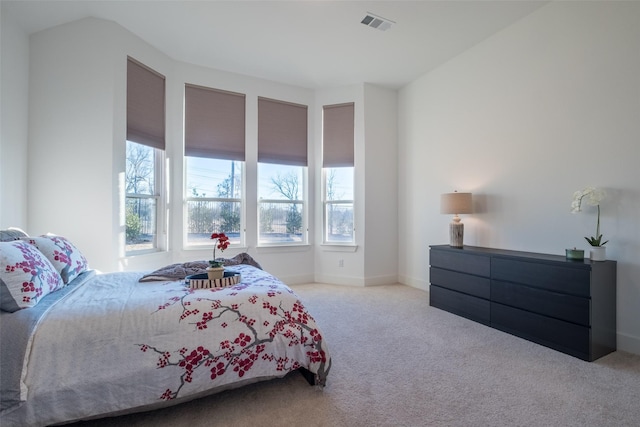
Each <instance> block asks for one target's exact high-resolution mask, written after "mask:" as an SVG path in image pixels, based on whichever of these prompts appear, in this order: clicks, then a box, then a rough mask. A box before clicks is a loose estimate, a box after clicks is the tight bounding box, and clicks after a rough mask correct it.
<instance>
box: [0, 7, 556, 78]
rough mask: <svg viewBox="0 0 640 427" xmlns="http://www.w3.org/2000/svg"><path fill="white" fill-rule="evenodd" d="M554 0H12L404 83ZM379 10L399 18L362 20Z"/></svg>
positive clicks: (36, 13)
mask: <svg viewBox="0 0 640 427" xmlns="http://www.w3.org/2000/svg"><path fill="white" fill-rule="evenodd" d="M546 3H548V1H525V0H513V1H489V0H472V1H458V0H444V1H319V0H317V1H211V0H209V1H203V0H201V1H166V0H165V1H156V0H143V1H96V0H75V1H56V0H47V1H25V0H18V1H7V0H2V15H3V16H2V18H3V20H5V19H8V20H11V21H12V22H14V23H16V24H17V25H19V26H20V27H21V28H23V29H24V31H25V32H27V33H28V34H31V33H34V32H37V31H41V30H43V29H46V28H50V27H52V26H56V25H60V24H64V23H67V22H71V21H74V20H77V19H81V18H85V17H96V18H103V19H107V20H112V21H115V22H117V23H119V24H120V25H122V26H123V27H125V28H127V29H128V30H129V31H131V32H132V33H134V34H136V35H138V36H139V37H140V38H142V39H143V40H145V41H146V42H148V43H149V44H151V45H152V46H154V47H156V48H157V49H159V50H161V51H162V52H164V53H165V54H167V55H168V56H170V57H171V58H173V59H175V60H179V61H184V62H188V63H192V64H197V65H202V66H206V67H210V68H216V69H219V70H224V71H230V72H234V73H240V74H245V75H250V76H255V77H260V78H263V79H268V80H273V81H278V82H284V83H288V84H293V85H296V86H302V87H307V88H329V87H339V86H343V85H350V84H357V83H363V82H366V83H372V84H377V85H380V86H384V87H389V88H400V87H402V86H404V85H405V84H407V83H409V82H411V81H413V80H414V79H416V78H417V77H419V76H420V75H422V74H424V73H426V72H428V71H430V70H432V69H434V68H436V67H437V66H439V65H440V64H442V63H444V62H446V61H448V60H450V59H451V58H453V57H455V56H456V55H458V54H459V53H461V52H463V51H465V50H467V49H469V48H470V47H472V46H473V45H475V44H477V43H479V42H481V41H482V40H484V39H486V38H488V37H490V36H491V35H492V34H495V33H496V32H498V31H500V30H501V29H503V28H505V27H507V26H509V25H511V24H512V23H514V22H516V21H517V20H519V19H521V18H523V17H524V16H526V15H528V14H529V13H531V12H533V11H534V10H536V9H538V8H540V7H542V6H543V5H544V4H546ZM367 12H369V13H373V14H375V15H378V16H381V17H384V18H386V19H389V20H391V21H394V22H395V24H393V25H392V26H391V28H389V29H388V30H387V31H380V30H377V29H374V28H371V27H368V26H366V25H364V24H361V23H360V21H361V20H362V19H363V18H364V17H365V15H366V14H367Z"/></svg>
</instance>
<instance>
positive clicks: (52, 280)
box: [0, 240, 64, 312]
mask: <svg viewBox="0 0 640 427" xmlns="http://www.w3.org/2000/svg"><path fill="white" fill-rule="evenodd" d="M62 287H64V282H63V281H62V277H60V274H58V272H57V271H56V269H55V267H54V266H53V265H51V263H50V262H49V260H48V259H47V258H46V257H45V256H44V255H43V254H42V253H41V252H40V251H39V250H38V249H37V248H36V247H35V246H33V245H30V244H29V243H27V242H23V241H20V240H15V241H12V242H0V309H2V310H3V311H9V312H14V311H18V310H20V309H22V308H28V307H34V306H35V305H36V304H37V303H38V302H39V301H40V300H41V299H42V297H44V296H45V295H47V294H49V293H51V292H55V291H57V290H58V289H60V288H62Z"/></svg>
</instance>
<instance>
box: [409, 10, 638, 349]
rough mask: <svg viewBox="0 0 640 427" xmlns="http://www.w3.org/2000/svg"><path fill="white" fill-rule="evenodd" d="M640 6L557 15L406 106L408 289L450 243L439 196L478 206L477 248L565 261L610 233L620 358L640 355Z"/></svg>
mask: <svg viewBox="0 0 640 427" xmlns="http://www.w3.org/2000/svg"><path fill="white" fill-rule="evenodd" d="M639 22H640V4H639V3H628V2H553V3H550V4H548V5H546V6H544V7H543V8H541V9H539V10H538V11H536V12H534V13H533V14H531V15H529V16H527V17H526V18H524V19H523V20H521V21H520V22H518V23H516V24H514V25H512V26H510V27H508V28H506V29H505V30H503V31H501V32H500V33H498V34H495V35H494V36H492V37H490V38H489V39H487V40H485V41H484V42H482V43H480V44H479V45H477V46H476V47H474V48H472V49H470V50H468V51H466V52H464V53H463V54H461V55H459V56H458V57H456V58H455V59H453V60H451V61H450V62H448V63H446V64H444V65H443V66H441V67H439V68H438V69H436V70H434V71H433V72H431V73H428V74H426V75H424V76H423V77H422V78H420V79H418V80H416V81H415V82H413V83H412V84H410V85H408V86H406V87H405V88H403V89H402V90H401V91H400V94H399V166H398V169H399V200H400V206H401V210H400V219H399V222H400V227H399V233H400V234H399V241H400V242H401V245H400V248H399V254H400V263H399V270H400V272H401V275H400V280H401V281H402V282H403V283H407V284H411V285H413V286H416V287H420V288H424V289H426V288H427V287H428V283H429V277H428V245H430V244H443V243H447V242H448V226H447V224H448V223H449V222H450V219H451V218H450V217H449V216H446V215H440V214H439V205H438V204H439V196H440V194H441V193H445V192H450V191H453V190H459V191H471V192H473V193H474V204H475V213H474V214H472V215H465V216H464V218H463V222H464V223H465V243H466V244H470V245H477V246H489V247H497V248H506V249H515V250H525V251H531V252H544V253H554V254H561V255H563V254H564V249H565V248H571V247H574V246H575V247H578V248H585V249H588V248H587V246H588V245H587V243H586V241H585V240H584V239H583V237H582V236H586V235H589V236H591V235H592V234H593V233H595V224H596V216H595V212H594V210H588V211H585V212H582V213H580V214H577V215H572V214H571V213H570V203H571V199H572V194H573V192H574V191H575V190H578V189H582V188H584V187H586V186H590V185H592V186H597V187H603V188H605V189H606V191H607V192H608V197H607V199H606V200H605V201H604V202H603V203H602V206H601V207H602V218H601V222H602V223H601V231H602V232H603V233H604V236H605V238H606V239H610V242H609V243H608V244H607V251H608V252H607V255H608V258H609V259H614V260H617V261H618V284H617V292H618V305H617V306H618V317H617V319H618V347H619V348H620V349H622V350H628V351H632V352H635V353H640V316H638V312H639V310H640V215H639V214H640V187H639V185H638V183H640V168H638V161H639V160H640V25H638V23H639Z"/></svg>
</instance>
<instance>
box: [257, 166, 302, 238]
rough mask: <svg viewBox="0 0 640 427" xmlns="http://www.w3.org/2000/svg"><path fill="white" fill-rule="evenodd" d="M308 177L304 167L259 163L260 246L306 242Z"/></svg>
mask: <svg viewBox="0 0 640 427" xmlns="http://www.w3.org/2000/svg"><path fill="white" fill-rule="evenodd" d="M305 176H306V168H305V167H302V166H291V165H275V164H270V163H258V180H259V185H258V216H259V230H260V236H259V238H258V244H261V245H269V244H292V243H293V244H295V243H304V242H306V229H307V226H306V224H305V217H304V211H305V210H304V207H305V203H304V199H303V196H302V195H303V193H304V191H303V189H304V188H305V181H306V180H305Z"/></svg>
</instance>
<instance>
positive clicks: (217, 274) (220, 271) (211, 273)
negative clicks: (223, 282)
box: [201, 267, 224, 280]
mask: <svg viewBox="0 0 640 427" xmlns="http://www.w3.org/2000/svg"><path fill="white" fill-rule="evenodd" d="M201 271H202V270H201ZM207 277H208V278H209V280H217V279H222V278H223V277H224V267H207Z"/></svg>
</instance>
